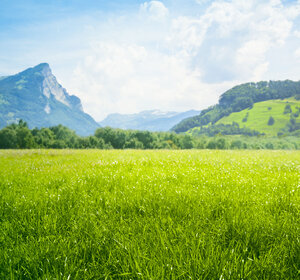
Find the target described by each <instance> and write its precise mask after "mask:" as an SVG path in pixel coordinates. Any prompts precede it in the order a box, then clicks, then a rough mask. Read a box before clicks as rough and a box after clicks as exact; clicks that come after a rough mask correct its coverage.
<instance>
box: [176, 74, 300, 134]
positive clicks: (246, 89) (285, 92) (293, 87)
mask: <svg viewBox="0 0 300 280" xmlns="http://www.w3.org/2000/svg"><path fill="white" fill-rule="evenodd" d="M291 97H293V98H294V99H295V100H299V99H300V82H293V81H290V80H286V81H269V82H258V83H247V84H242V85H239V86H236V87H233V88H232V89H230V90H228V91H226V92H225V93H223V94H222V95H221V97H220V99H219V103H218V104H217V105H214V106H211V107H209V108H208V109H205V110H202V111H201V113H200V114H199V115H198V116H195V117H191V118H187V119H185V120H183V121H181V122H180V123H179V124H177V125H176V126H174V127H173V128H172V130H173V131H175V132H177V133H180V132H186V131H188V130H189V129H191V128H194V127H201V126H206V125H208V124H212V125H214V124H216V123H217V122H218V121H219V120H220V119H222V118H223V117H226V116H229V115H230V114H232V113H234V112H240V111H242V110H244V109H247V108H252V107H253V104H255V103H257V102H262V101H266V100H276V99H286V98H291Z"/></svg>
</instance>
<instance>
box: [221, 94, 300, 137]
mask: <svg viewBox="0 0 300 280" xmlns="http://www.w3.org/2000/svg"><path fill="white" fill-rule="evenodd" d="M287 104H290V106H291V109H292V112H293V113H296V112H297V111H298V109H297V107H300V101H299V100H295V99H293V98H290V99H284V100H280V99H279V100H268V101H264V102H259V103H255V104H254V105H253V108H251V109H245V110H243V111H241V112H236V113H232V114H230V115H229V116H227V117H224V118H222V119H220V120H219V121H218V122H217V123H216V124H232V122H237V123H238V124H239V125H240V127H248V128H250V129H254V130H257V131H259V132H264V133H265V134H267V135H271V136H274V135H277V133H278V132H280V131H281V130H282V129H283V128H284V127H285V126H286V125H287V123H288V122H289V120H290V117H291V114H284V108H285V106H286V105H287ZM247 114H248V117H247V121H246V122H243V119H244V118H245V117H246V116H247ZM271 116H272V117H273V118H274V120H275V122H274V124H273V125H268V120H269V118H270V117H271ZM298 122H299V118H298Z"/></svg>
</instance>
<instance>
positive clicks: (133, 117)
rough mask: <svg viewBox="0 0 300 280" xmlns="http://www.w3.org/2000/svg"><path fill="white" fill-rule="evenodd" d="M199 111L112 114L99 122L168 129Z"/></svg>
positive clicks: (106, 124)
mask: <svg viewBox="0 0 300 280" xmlns="http://www.w3.org/2000/svg"><path fill="white" fill-rule="evenodd" d="M199 113H200V111H195V110H190V111H186V112H182V113H178V112H162V111H159V110H148V111H142V112H140V113H137V114H127V115H126V114H110V115H108V116H107V117H106V118H105V119H104V120H103V121H101V122H99V124H100V125H101V126H110V127H113V128H122V129H137V130H149V131H168V130H170V129H171V128H172V127H173V126H174V125H175V124H176V123H178V122H180V121H181V120H183V119H184V118H188V117H191V116H195V115H198V114H199Z"/></svg>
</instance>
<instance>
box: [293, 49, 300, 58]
mask: <svg viewBox="0 0 300 280" xmlns="http://www.w3.org/2000/svg"><path fill="white" fill-rule="evenodd" d="M294 56H295V58H296V59H298V60H300V48H298V49H297V50H296V51H295V52H294Z"/></svg>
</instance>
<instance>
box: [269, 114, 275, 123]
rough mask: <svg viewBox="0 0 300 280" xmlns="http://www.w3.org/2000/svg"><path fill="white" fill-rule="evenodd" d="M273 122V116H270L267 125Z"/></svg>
mask: <svg viewBox="0 0 300 280" xmlns="http://www.w3.org/2000/svg"><path fill="white" fill-rule="evenodd" d="M274 122H275V120H274V118H273V117H272V116H270V118H269V120H268V125H273V124H274Z"/></svg>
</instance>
